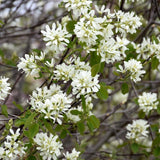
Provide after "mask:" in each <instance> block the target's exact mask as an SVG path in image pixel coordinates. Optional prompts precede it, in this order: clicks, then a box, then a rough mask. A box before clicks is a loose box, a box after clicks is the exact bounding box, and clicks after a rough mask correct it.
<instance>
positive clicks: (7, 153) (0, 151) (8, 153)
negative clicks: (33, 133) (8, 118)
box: [0, 128, 26, 160]
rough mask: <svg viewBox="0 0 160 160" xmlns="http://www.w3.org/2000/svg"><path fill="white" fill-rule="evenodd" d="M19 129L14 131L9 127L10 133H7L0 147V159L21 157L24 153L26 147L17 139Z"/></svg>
mask: <svg viewBox="0 0 160 160" xmlns="http://www.w3.org/2000/svg"><path fill="white" fill-rule="evenodd" d="M19 132H20V129H19V128H18V129H17V130H16V132H15V133H14V131H13V130H12V129H10V133H11V135H7V137H6V141H4V144H2V147H0V159H1V158H2V159H5V160H17V159H23V158H22V157H23V156H24V154H25V150H26V148H25V147H24V144H23V142H21V141H19V140H18V137H19V136H20V133H19Z"/></svg>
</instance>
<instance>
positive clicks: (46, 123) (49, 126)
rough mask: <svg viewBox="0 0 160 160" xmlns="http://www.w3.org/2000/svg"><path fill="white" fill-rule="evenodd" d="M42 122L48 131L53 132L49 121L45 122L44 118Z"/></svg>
mask: <svg viewBox="0 0 160 160" xmlns="http://www.w3.org/2000/svg"><path fill="white" fill-rule="evenodd" d="M43 123H44V125H45V127H46V128H47V130H48V131H49V132H50V133H52V134H55V133H54V130H53V126H52V125H51V123H49V122H47V121H46V120H45V119H44V120H43Z"/></svg>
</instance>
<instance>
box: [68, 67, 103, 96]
mask: <svg viewBox="0 0 160 160" xmlns="http://www.w3.org/2000/svg"><path fill="white" fill-rule="evenodd" d="M98 82H99V81H98V75H96V76H95V77H92V76H91V72H90V71H83V70H82V71H79V72H77V73H76V75H75V77H74V78H73V81H72V83H71V85H72V87H73V94H74V95H76V94H77V97H79V96H80V95H89V94H93V93H96V92H98V90H99V88H100V86H99V84H98Z"/></svg>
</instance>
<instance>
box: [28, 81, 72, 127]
mask: <svg viewBox="0 0 160 160" xmlns="http://www.w3.org/2000/svg"><path fill="white" fill-rule="evenodd" d="M71 102H72V99H71V98H70V97H69V96H67V95H66V94H65V93H63V92H62V91H61V90H60V87H59V86H57V85H55V84H54V85H51V86H50V89H48V88H47V87H43V88H37V89H36V90H35V91H33V93H32V96H31V97H30V105H31V106H32V109H34V110H36V111H37V112H40V113H43V114H44V118H46V119H52V120H53V122H55V121H57V122H58V123H59V124H62V121H61V118H63V113H65V112H67V111H68V109H69V108H70V107H71Z"/></svg>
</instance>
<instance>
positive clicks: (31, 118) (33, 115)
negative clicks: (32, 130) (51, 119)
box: [25, 112, 37, 127]
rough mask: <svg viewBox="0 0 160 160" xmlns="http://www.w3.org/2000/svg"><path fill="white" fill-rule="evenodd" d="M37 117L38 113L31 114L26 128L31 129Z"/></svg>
mask: <svg viewBox="0 0 160 160" xmlns="http://www.w3.org/2000/svg"><path fill="white" fill-rule="evenodd" d="M36 115H37V113H36V112H32V113H31V114H30V116H29V117H28V118H27V119H26V121H25V127H29V126H30V125H32V124H33V123H34V118H35V116H36Z"/></svg>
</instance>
